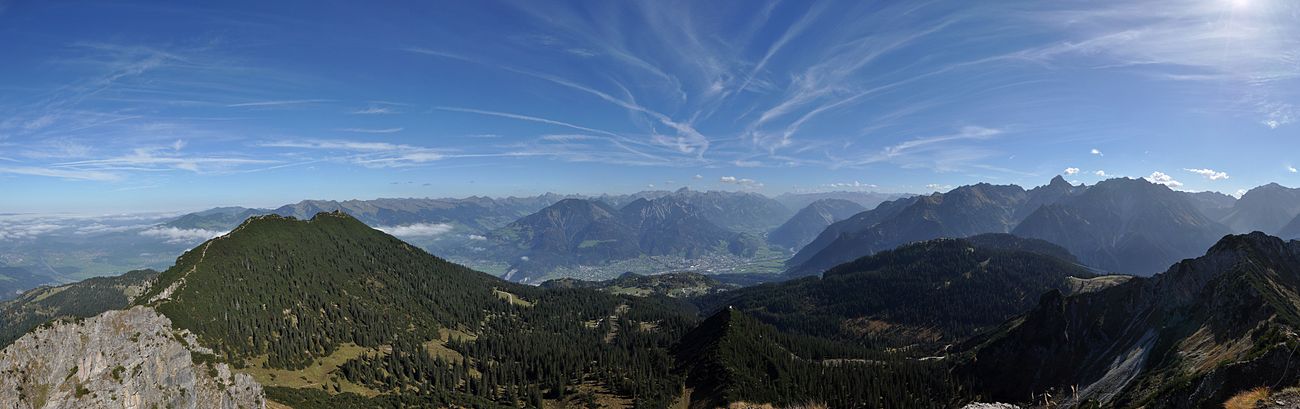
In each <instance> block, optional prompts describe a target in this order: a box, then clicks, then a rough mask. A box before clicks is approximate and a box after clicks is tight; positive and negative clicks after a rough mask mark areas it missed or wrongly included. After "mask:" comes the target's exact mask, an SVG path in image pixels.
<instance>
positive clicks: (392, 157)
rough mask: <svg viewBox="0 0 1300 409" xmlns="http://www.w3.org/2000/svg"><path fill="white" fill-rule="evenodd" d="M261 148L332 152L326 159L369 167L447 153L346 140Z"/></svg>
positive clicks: (407, 162) (408, 163) (424, 159)
mask: <svg viewBox="0 0 1300 409" xmlns="http://www.w3.org/2000/svg"><path fill="white" fill-rule="evenodd" d="M258 146H261V147H265V148H288V149H306V150H319V151H332V152H334V153H336V154H337V155H336V156H332V157H328V158H326V160H334V161H342V162H346V163H352V164H356V165H361V166H365V167H372V168H398V167H410V166H418V165H422V164H427V163H430V162H436V161H440V160H443V159H445V158H447V152H444V151H440V150H437V149H432V148H426V147H421V146H415V145H408V144H398V143H389V142H363V141H349V140H323V139H313V140H282V141H274V142H264V143H260V144H259V145H258Z"/></svg>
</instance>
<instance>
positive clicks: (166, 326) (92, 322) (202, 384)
mask: <svg viewBox="0 0 1300 409" xmlns="http://www.w3.org/2000/svg"><path fill="white" fill-rule="evenodd" d="M211 358H215V357H213V356H212V355H211V351H210V350H208V349H206V348H203V347H201V346H198V344H197V343H196V340H195V337H194V335H193V334H191V333H189V332H188V331H178V330H175V329H173V328H172V326H171V320H169V319H167V317H165V316H163V315H161V314H159V313H158V312H157V311H154V310H153V309H152V308H148V307H134V308H131V309H129V310H119V311H109V312H105V313H103V314H100V315H98V316H95V317H92V318H88V319H84V320H79V321H76V322H57V323H54V324H51V325H46V326H43V327H41V328H38V329H36V330H34V331H32V332H30V333H28V334H27V335H24V336H23V337H22V338H19V339H18V340H17V341H14V343H13V344H11V345H9V346H8V347H6V348H5V349H4V350H3V351H0V407H4V408H153V407H158V408H229V409H237V408H264V407H266V403H265V399H264V397H263V394H262V387H261V385H258V384H257V382H255V381H254V380H253V379H252V377H249V376H248V375H244V374H233V373H231V372H230V369H229V368H228V367H227V366H226V365H225V364H221V363H215V362H213V359H211Z"/></svg>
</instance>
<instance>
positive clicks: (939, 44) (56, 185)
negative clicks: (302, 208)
mask: <svg viewBox="0 0 1300 409" xmlns="http://www.w3.org/2000/svg"><path fill="white" fill-rule="evenodd" d="M108 3H110V2H76V1H58V2H51V1H25V0H0V213H3V212H77V213H94V212H133V211H140V212H144V211H174V210H182V209H201V208H206V207H212V206H224V205H242V206H278V205H280V204H284V203H291V202H297V201H299V200H303V199H340V200H341V199H353V198H357V199H370V198H377V197H460V196H467V195H491V196H506V195H533V194H539V193H543V192H557V193H580V194H594V193H605V192H608V193H629V192H635V191H640V190H649V189H677V188H680V187H683V186H688V187H691V188H695V189H722V190H747V191H755V192H760V193H764V194H769V195H775V194H780V193H783V192H815V191H829V190H871V191H881V192H912V193H926V192H931V191H942V190H946V189H950V188H952V187H954V186H959V185H963V184H970V183H977V182H990V183H997V184H1006V183H1015V184H1020V185H1022V186H1036V185H1041V184H1045V183H1046V182H1047V181H1048V179H1050V178H1051V177H1053V176H1055V175H1058V174H1061V175H1064V176H1065V177H1066V179H1067V180H1070V181H1074V182H1076V183H1088V184H1092V183H1096V182H1097V181H1099V180H1102V179H1105V178H1109V177H1118V176H1127V177H1146V178H1148V179H1149V180H1152V181H1155V182H1158V183H1164V184H1167V185H1169V186H1171V187H1173V188H1176V189H1182V190H1191V191H1200V190H1215V191H1220V192H1225V193H1230V194H1235V193H1238V192H1239V191H1241V190H1242V189H1249V188H1250V187H1253V186H1257V185H1261V184H1264V183H1268V182H1278V183H1281V184H1283V185H1287V186H1300V174H1297V172H1296V168H1295V167H1296V166H1300V138H1298V137H1300V123H1297V119H1300V3H1298V2H1295V1H1292V0H1152V1H1132V0H1124V1H1072V0H1062V1H1051V2H1042V1H997V2H972V1H957V0H953V1H928V2H901V1H859V0H851V1H824V2H809V1H784V2H783V1H758V0H753V1H750V0H745V1H739V0H735V1H730V0H723V1H639V0H629V1H594V0H593V1H573V2H564V1H545V2H541V1H512V2H494V1H472V2H443V1H426V2H334V1H303V2H296V1H275V2H242V1H226V2H207V3H206V4H200V2H161V1H160V2H152V3H151V2H111V3H113V4H108Z"/></svg>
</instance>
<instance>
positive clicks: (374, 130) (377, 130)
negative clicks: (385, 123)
mask: <svg viewBox="0 0 1300 409" xmlns="http://www.w3.org/2000/svg"><path fill="white" fill-rule="evenodd" d="M403 129H405V128H343V129H339V130H340V131H343V132H352V133H381V134H382V133H398V132H401V131H402V130H403Z"/></svg>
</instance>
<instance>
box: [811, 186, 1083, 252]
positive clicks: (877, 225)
mask: <svg viewBox="0 0 1300 409" xmlns="http://www.w3.org/2000/svg"><path fill="white" fill-rule="evenodd" d="M1074 191H1075V190H1074V186H1071V185H1070V184H1069V183H1067V182H1065V180H1064V179H1062V178H1060V177H1057V178H1055V179H1053V180H1052V183H1050V184H1049V185H1048V186H1046V187H1045V188H1039V189H1034V190H1031V191H1025V190H1024V189H1023V188H1021V187H1020V186H1016V185H1000V186H999V185H990V184H987V183H980V184H975V185H969V186H961V187H958V188H956V189H953V190H951V191H949V192H947V193H935V194H932V195H929V196H923V197H919V198H917V199H915V201H911V202H907V203H904V202H888V203H886V204H882V205H881V206H882V207H885V208H884V209H880V208H877V210H881V211H873V214H872V216H875V214H876V213H879V216H882V217H878V218H877V217H870V218H858V217H854V218H850V219H847V220H845V221H842V222H840V223H836V225H832V226H831V227H828V228H827V229H826V231H825V232H823V233H822V234H821V235H820V236H818V238H817V239H815V240H813V242H812V244H810V245H809V246H807V247H805V248H803V249H802V250H800V251H799V253H797V254H796V255H795V256H794V257H793V258H791V259H790V261H789V262H788V263H787V266H789V267H790V270H789V274H791V275H795V276H803V275H814V274H820V273H821V272H822V271H825V270H826V269H828V268H830V267H832V266H834V265H837V264H840V263H843V262H846V261H849V260H853V259H856V258H858V257H862V256H865V255H870V254H873V253H875V252H878V251H883V250H887V249H891V248H894V247H896V246H899V245H902V244H905V243H909V242H913V241H919V240H929V239H934V238H941V237H967V236H973V235H977V234H983V233H1007V232H1010V231H1011V229H1012V228H1014V227H1015V225H1016V224H1018V223H1019V221H1020V219H1019V217H1021V216H1020V215H1023V214H1028V212H1026V211H1025V210H1023V208H1024V206H1025V205H1026V204H1036V203H1043V202H1046V201H1048V200H1051V199H1052V198H1059V197H1063V196H1065V195H1069V194H1071V193H1073V192H1074ZM900 205H901V208H900V207H899V206H900ZM841 223H843V224H844V225H840V224H841ZM837 225H838V226H837Z"/></svg>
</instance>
